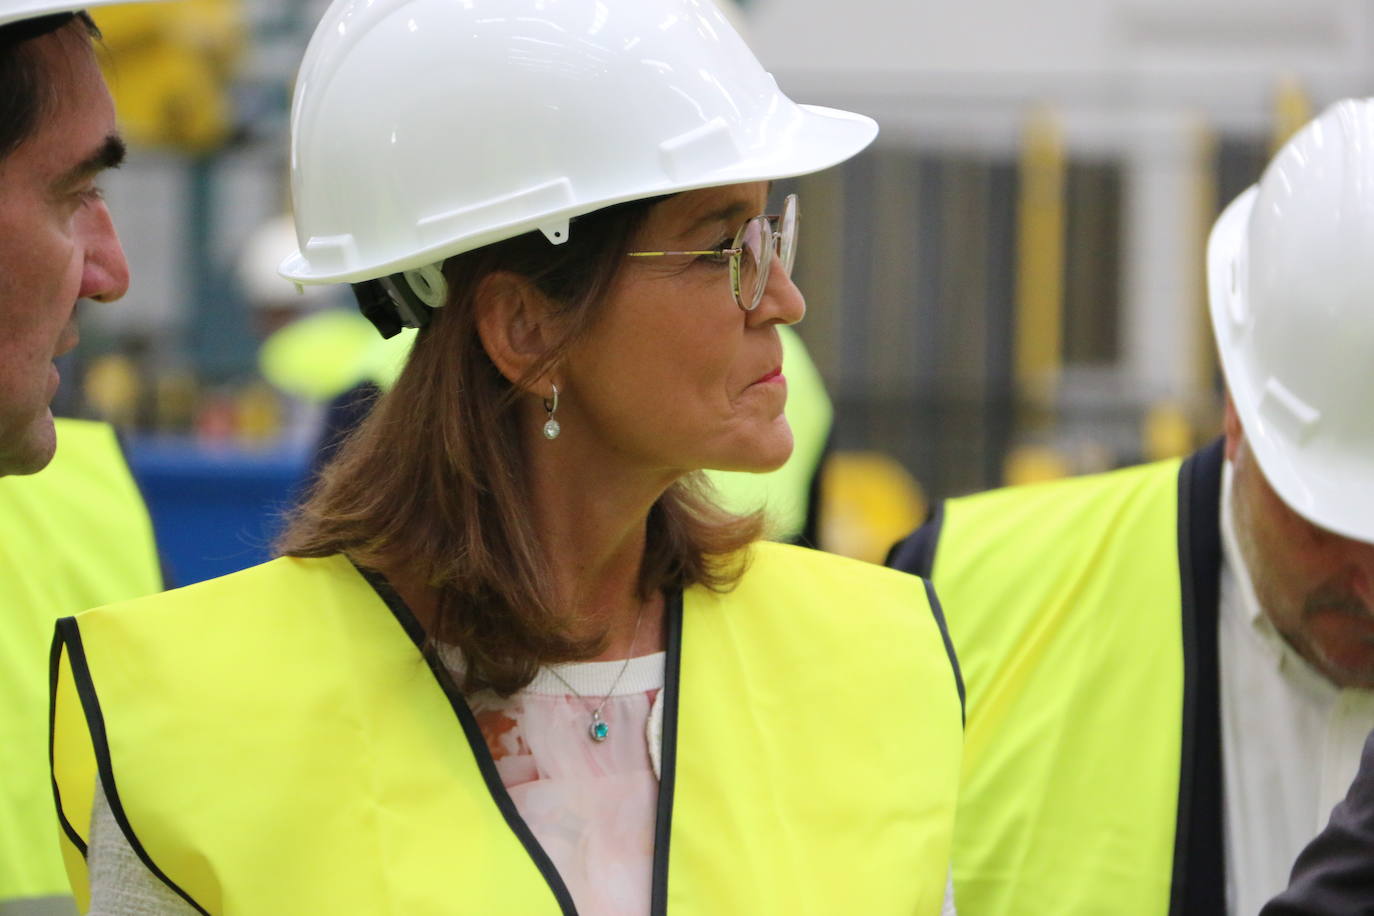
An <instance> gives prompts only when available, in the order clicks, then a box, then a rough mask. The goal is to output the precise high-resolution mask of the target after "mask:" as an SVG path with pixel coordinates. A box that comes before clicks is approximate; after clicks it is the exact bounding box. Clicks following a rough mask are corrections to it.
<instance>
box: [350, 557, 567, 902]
mask: <svg viewBox="0 0 1374 916" xmlns="http://www.w3.org/2000/svg"><path fill="white" fill-rule="evenodd" d="M355 568H356V569H357V570H358V572H359V573H361V574H362V577H363V578H364V579H366V580H367V583H368V585H371V586H372V589H373V590H374V591H375V592H376V593H377V596H378V597H379V598H381V599H382V601H384V602H385V603H386V606H387V607H388V608H390V609H391V613H392V614H393V615H394V616H395V618H396V621H397V622H398V623H399V624H400V625H401V627H402V628H403V629H404V630H405V631H406V635H407V636H409V637H410V641H411V642H413V643H415V648H417V649H419V650H420V654H421V655H423V656H424V659H425V664H427V665H429V670H430V671H431V672H432V673H433V674H434V679H435V680H436V681H438V682H439V687H440V689H442V690H443V691H444V696H446V697H447V698H448V702H449V706H451V707H452V708H453V712H454V715H456V716H457V717H458V723H459V725H461V726H462V728H463V735H464V737H466V738H467V742H468V746H469V747H470V748H471V749H472V755H473V757H475V758H476V760H477V769H478V770H479V771H480V772H481V774H482V781H483V782H485V783H486V784H487V791H488V792H489V793H490V794H491V797H492V800H493V801H495V802H496V807H497V808H498V809H499V810H500V811H501V816H502V817H504V818H505V819H506V825H507V826H509V827H510V829H511V832H512V833H514V834H515V836H516V838H517V839H519V840H520V843H521V845H522V846H524V847H525V852H526V853H528V854H529V857H530V859H531V860H533V861H534V864H535V867H536V868H538V869H539V873H540V874H541V875H543V876H544V880H545V881H546V882H547V883H548V885H549V890H550V891H551V892H552V893H553V896H554V899H555V900H557V901H558V906H559V908H560V909H561V910H562V911H563V913H564V914H566V916H577V907H576V906H575V905H574V904H573V899H572V894H571V893H570V892H569V891H568V886H567V885H566V884H564V883H563V876H562V875H560V874H559V873H558V869H557V868H556V867H555V866H554V864H553V860H552V859H550V858H549V854H548V853H546V852H545V851H544V847H543V846H540V845H539V840H537V839H536V838H535V836H534V832H533V831H532V830H530V827H529V825H528V824H526V823H525V819H524V818H523V817H521V816H520V812H519V811H518V810H517V809H516V807H515V802H514V801H513V800H512V799H511V797H510V793H509V792H507V791H506V787H505V785H504V784H503V783H502V782H501V774H500V773H498V772H497V771H496V762H495V761H494V760H492V759H491V751H490V750H489V749H488V748H487V742H486V739H485V738H483V737H482V729H481V727H480V726H478V724H477V719H476V717H475V716H473V714H472V710H471V709H470V708H468V703H467V700H466V699H464V697H463V694H462V691H460V690H459V689H458V686H457V685H456V684H455V683H453V678H452V677H451V676H450V675H449V672H448V668H447V667H446V666H445V665H444V663H443V662H442V661H441V660H440V659H439V657H438V656H437V655H436V654H435V653H434V651H433V650H432V649H431V648H428V647H427V642H426V639H425V631H424V628H423V627H422V626H420V621H419V620H417V619H416V617H415V614H414V613H413V612H412V611H411V610H410V607H409V605H407V604H406V603H405V600H404V599H403V598H402V597H401V596H400V595H399V594H398V593H397V592H396V590H395V589H394V588H392V587H391V583H390V582H388V581H387V580H386V577H384V576H383V575H381V574H380V573H378V572H375V571H373V570H369V569H363V568H362V567H361V566H357V565H356V564H355Z"/></svg>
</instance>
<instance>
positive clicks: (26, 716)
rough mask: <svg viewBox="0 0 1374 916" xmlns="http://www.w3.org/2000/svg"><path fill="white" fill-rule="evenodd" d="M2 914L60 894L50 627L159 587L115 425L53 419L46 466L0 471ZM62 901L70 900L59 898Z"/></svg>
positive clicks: (33, 908) (148, 531)
mask: <svg viewBox="0 0 1374 916" xmlns="http://www.w3.org/2000/svg"><path fill="white" fill-rule="evenodd" d="M0 528H2V529H3V534H0V596H3V597H0V913H3V914H5V916H9V914H10V913H15V914H19V913H26V912H32V913H43V914H47V913H55V912H60V910H57V909H44V908H43V907H55V906H56V901H55V900H53V899H52V898H62V897H65V898H66V899H67V900H68V901H70V899H71V897H70V895H71V891H70V890H69V888H68V883H67V876H66V874H65V873H64V871H63V869H62V859H61V856H60V855H59V854H58V838H57V837H58V835H57V830H56V826H55V824H54V821H53V802H52V783H51V780H50V778H49V774H48V766H47V759H46V757H47V755H46V753H45V751H44V747H45V745H46V744H47V735H48V703H47V699H46V697H47V694H48V656H49V647H50V646H51V644H52V631H53V623H54V622H55V621H56V620H57V618H59V617H63V616H66V615H68V614H73V613H76V612H77V611H80V610H84V609H85V608H88V607H93V606H95V605H99V604H107V603H109V602H111V601H124V600H127V599H129V598H135V597H139V596H141V595H146V594H150V593H152V592H156V591H158V590H159V589H161V588H162V574H161V572H160V569H159V565H158V559H157V549H156V547H155V545H154V543H153V529H152V523H151V522H150V521H149V520H148V512H147V510H146V509H145V508H144V506H143V499H142V497H141V496H140V495H139V492H138V488H137V487H136V486H135V485H134V481H133V478H132V477H130V475H129V469H128V466H127V465H126V464H125V462H124V456H123V455H122V454H121V453H120V450H119V444H118V442H117V441H116V439H115V435H114V431H113V430H112V429H111V428H110V427H109V426H106V425H105V424H103V423H91V422H85V421H80V420H58V421H57V456H56V457H55V458H54V459H53V461H52V463H51V464H49V465H48V466H47V467H46V468H45V469H44V470H42V471H40V472H39V473H37V474H33V475H29V476H24V477H3V478H0ZM68 905H69V906H70V903H69V904H68Z"/></svg>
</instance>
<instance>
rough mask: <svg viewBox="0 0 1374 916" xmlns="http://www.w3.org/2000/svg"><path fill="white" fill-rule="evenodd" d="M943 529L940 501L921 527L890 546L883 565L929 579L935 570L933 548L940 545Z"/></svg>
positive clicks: (943, 507)
mask: <svg viewBox="0 0 1374 916" xmlns="http://www.w3.org/2000/svg"><path fill="white" fill-rule="evenodd" d="M944 527H945V501H944V500H943V499H942V500H940V501H939V502H938V503H936V504H935V509H934V510H933V511H932V512H931V513H930V515H929V516H928V517H927V518H926V520H925V522H924V523H922V525H921V527H919V528H917V529H916V530H915V531H913V532H912V533H911V534H909V535H907V536H906V537H905V538H903V539H902V540H900V541H898V542H897V543H895V544H893V545H892V549H891V550H889V551H888V552H887V559H886V560H884V561H883V565H884V566H890V567H892V568H893V569H900V570H902V571H903V572H909V573H911V574H913V575H916V576H920V577H921V578H922V579H929V578H931V572H932V571H933V570H934V568H935V548H936V547H937V546H938V545H939V543H940V534H941V532H942V531H943V530H944Z"/></svg>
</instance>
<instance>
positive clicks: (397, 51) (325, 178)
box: [281, 0, 878, 285]
mask: <svg viewBox="0 0 1374 916" xmlns="http://www.w3.org/2000/svg"><path fill="white" fill-rule="evenodd" d="M877 131H878V128H877V125H876V124H875V123H874V122H873V121H872V120H871V119H869V118H866V117H863V116H862V115H856V114H851V113H849V112H843V111H835V110H832V109H826V108H818V107H813V106H799V105H796V104H794V103H793V102H792V101H791V100H790V99H788V98H787V97H786V96H785V95H783V94H782V92H781V91H779V89H778V87H777V84H776V83H775V82H774V80H773V78H772V77H771V76H770V75H769V74H768V73H766V72H765V71H764V70H763V67H762V66H761V65H760V64H759V62H758V61H757V60H756V59H755V57H754V55H753V53H752V52H751V51H750V50H749V49H748V47H747V46H746V45H745V44H744V42H743V41H742V40H741V39H740V37H739V35H738V34H737V33H736V32H735V30H734V29H733V28H732V27H731V25H730V24H729V22H728V21H727V20H726V18H725V17H724V16H723V15H722V14H721V13H720V11H719V10H718V9H717V8H716V7H715V6H714V5H713V4H712V3H710V2H709V0H336V2H335V3H334V4H333V5H331V6H330V8H329V10H328V11H327V12H326V13H325V15H324V19H323V20H322V21H321V23H320V24H319V26H318V28H317V29H316V31H315V35H314V37H313V38H312V39H311V42H310V46H309V48H308V49H307V51H306V54H305V60H304V61H303V63H302V65H301V70H300V76H299V78H298V80H297V83H296V95H295V100H294V102H293V105H292V114H291V179H292V180H291V186H292V198H293V203H294V208H293V209H294V212H295V214H296V223H297V235H298V240H299V242H300V251H299V252H298V253H296V254H293V255H292V256H291V257H289V258H287V259H286V261H285V262H284V263H283V264H282V267H281V270H282V273H283V275H285V276H287V277H289V278H291V279H293V280H297V281H299V282H302V283H331V282H358V281H363V280H370V279H374V278H379V277H384V276H387V275H390V274H395V273H399V272H403V271H410V270H416V269H419V268H425V267H428V266H429V265H432V264H435V263H437V262H441V261H443V260H444V259H445V258H447V257H450V256H452V255H455V254H459V253H461V252H464V251H468V250H471V249H474V248H479V247H481V246H483V245H488V244H491V243H493V242H497V241H500V240H503V239H507V238H511V237H514V236H517V235H521V234H523V233H525V232H529V231H531V230H535V229H538V230H540V231H542V232H543V233H544V235H545V236H546V237H548V239H549V241H550V242H551V243H553V244H559V243H561V242H563V241H565V240H566V239H567V237H568V232H569V226H568V222H569V220H570V219H571V218H573V217H575V216H578V215H581V214H584V213H590V212H592V211H594V210H598V209H600V208H602V207H605V206H608V205H611V204H615V203H619V202H623V201H628V200H636V199H641V198H646V197H653V196H657V195H661V194H671V193H675V192H678V191H685V190H690V189H693V188H703V187H711V186H716V185H726V184H734V183H739V182H746V181H759V180H767V179H774V178H784V177H788V176H792V175H800V174H804V173H807V172H813V171H817V170H819V169H823V168H826V167H828V166H831V165H834V164H836V163H838V162H841V161H843V160H845V159H848V158H849V157H850V156H852V155H854V154H855V153H857V152H858V151H859V150H861V149H863V148H864V147H865V146H867V145H868V144H869V143H870V142H871V141H872V140H873V138H874V136H876V134H877ZM412 285H413V284H412Z"/></svg>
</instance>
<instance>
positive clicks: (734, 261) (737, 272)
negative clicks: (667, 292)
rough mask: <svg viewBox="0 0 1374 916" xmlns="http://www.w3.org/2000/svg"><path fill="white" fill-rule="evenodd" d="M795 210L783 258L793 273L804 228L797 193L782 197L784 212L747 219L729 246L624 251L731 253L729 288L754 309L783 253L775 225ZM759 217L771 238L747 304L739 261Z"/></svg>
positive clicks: (645, 255)
mask: <svg viewBox="0 0 1374 916" xmlns="http://www.w3.org/2000/svg"><path fill="white" fill-rule="evenodd" d="M789 208H790V209H791V211H792V239H791V241H792V244H791V247H789V248H788V255H789V256H788V257H787V258H786V259H785V260H784V261H783V266H782V269H783V273H785V274H787V276H789V277H790V276H792V264H793V263H794V262H795V261H796V259H797V235H798V234H799V233H800V232H801V204H800V203H799V201H798V199H797V195H796V194H795V193H793V194H788V195H787V196H786V197H785V198H783V201H782V212H781V213H771V214H770V213H760V214H759V215H758V216H751V217H749V218H748V219H747V220H745V221H744V222H743V223H742V224H741V225H740V227H739V230H738V231H737V232H736V233H735V238H734V240H733V241H732V242H731V243H730V247H729V248H710V249H707V250H705V251H627V252H626V253H625V254H626V256H627V257H631V258H658V257H664V256H665V255H692V256H694V257H700V256H703V255H716V256H718V257H719V256H722V255H728V256H729V257H730V292H731V293H733V294H734V297H735V304H736V305H738V306H739V307H740V309H741V310H743V311H746V312H752V311H753V310H754V309H756V308H758V307H759V303H761V302H763V294H764V292H765V291H766V290H767V289H768V275H769V273H770V272H771V271H772V269H773V256H774V254H776V255H778V257H782V241H783V238H782V230H781V229H774V228H773V227H774V226H775V225H781V224H782V220H783V218H784V217H786V216H787V212H788V209H789ZM759 220H764V221H765V222H764V224H765V226H766V227H767V228H766V229H764V230H762V232H761V233H760V234H761V235H762V234H763V233H766V234H767V238H768V241H767V242H766V243H765V244H764V246H763V255H762V257H761V258H760V260H759V273H760V274H761V275H762V276H763V282H762V283H760V284H759V286H758V292H757V293H756V294H755V296H754V301H753V303H752V304H750V305H745V304H744V291H743V289H741V287H740V276H741V269H740V265H741V263H742V261H743V255H744V237H745V233H747V232H748V231H749V227H750V226H752V225H753V224H754V223H756V222H758V221H759Z"/></svg>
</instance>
